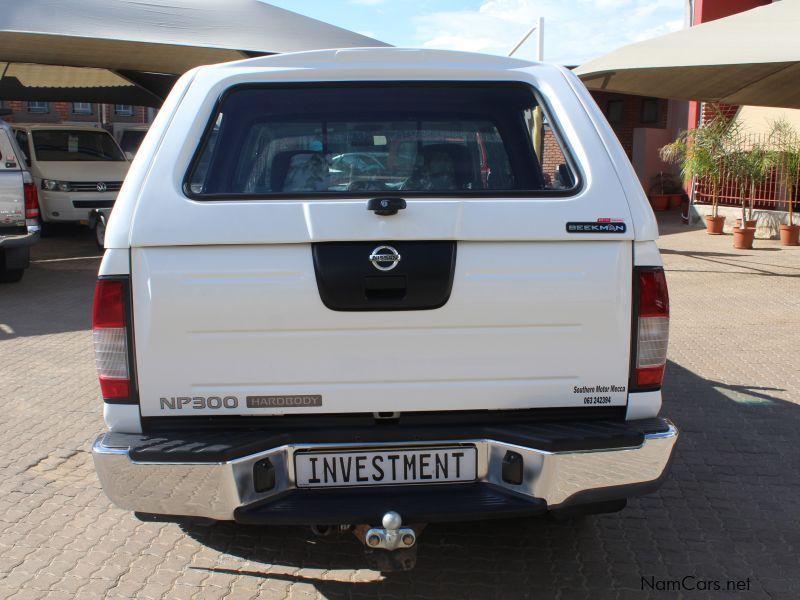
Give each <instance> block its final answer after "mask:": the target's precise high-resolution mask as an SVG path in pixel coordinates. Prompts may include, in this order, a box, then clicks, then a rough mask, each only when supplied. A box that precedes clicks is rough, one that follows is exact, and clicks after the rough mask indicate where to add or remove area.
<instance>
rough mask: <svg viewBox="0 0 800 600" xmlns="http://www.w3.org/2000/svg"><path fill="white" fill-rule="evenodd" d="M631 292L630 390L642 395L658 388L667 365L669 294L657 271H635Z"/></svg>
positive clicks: (655, 268)
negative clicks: (632, 346) (632, 354)
mask: <svg viewBox="0 0 800 600" xmlns="http://www.w3.org/2000/svg"><path fill="white" fill-rule="evenodd" d="M635 290H636V291H637V292H638V298H637V299H635V300H637V301H638V302H637V305H636V306H637V314H636V315H635V321H634V327H635V329H636V340H635V342H636V345H635V352H636V355H635V357H636V364H635V365H634V367H635V376H634V378H633V382H632V384H633V385H632V386H631V387H632V388H634V389H636V390H639V391H645V390H655V389H659V388H660V387H661V382H662V380H663V379H664V367H665V366H666V363H667V343H668V341H669V294H668V293H667V279H666V277H665V276H664V269H663V268H661V267H637V268H636V270H635Z"/></svg>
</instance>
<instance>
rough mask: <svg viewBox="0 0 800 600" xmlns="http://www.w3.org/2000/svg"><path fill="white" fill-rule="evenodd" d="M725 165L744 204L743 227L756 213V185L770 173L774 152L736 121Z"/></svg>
mask: <svg viewBox="0 0 800 600" xmlns="http://www.w3.org/2000/svg"><path fill="white" fill-rule="evenodd" d="M725 146H726V152H725V157H724V169H725V171H726V172H727V173H728V174H729V175H730V177H731V178H732V179H733V181H734V182H735V183H736V187H737V189H738V192H739V201H740V202H741V205H742V219H741V222H740V225H739V227H740V228H741V229H745V228H746V227H747V221H749V220H751V219H752V217H753V199H754V197H755V190H756V186H758V185H759V184H760V183H761V182H762V181H764V179H765V178H766V177H767V175H768V174H769V172H770V170H771V169H772V167H773V164H774V157H773V156H774V155H773V153H772V152H770V151H769V150H768V149H767V147H766V146H764V145H763V144H760V143H756V142H754V140H753V139H752V137H749V136H747V135H746V134H745V133H744V132H743V131H742V129H741V126H740V125H739V124H738V123H732V124H731V125H730V126H729V129H728V135H727V137H726V143H725Z"/></svg>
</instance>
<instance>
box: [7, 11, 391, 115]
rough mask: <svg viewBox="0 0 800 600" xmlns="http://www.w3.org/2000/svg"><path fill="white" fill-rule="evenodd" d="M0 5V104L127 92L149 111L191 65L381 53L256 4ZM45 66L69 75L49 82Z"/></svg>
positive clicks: (104, 97)
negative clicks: (311, 53) (327, 51)
mask: <svg viewBox="0 0 800 600" xmlns="http://www.w3.org/2000/svg"><path fill="white" fill-rule="evenodd" d="M7 4H9V5H8V6H4V7H3V10H2V11H0V61H3V62H4V63H11V65H10V66H8V67H7V68H6V65H3V70H2V71H0V73H2V79H0V98H3V99H7V100H24V99H49V98H53V96H54V95H56V96H59V95H60V96H59V98H58V99H62V100H85V101H96V102H102V101H114V100H109V98H110V97H114V98H116V97H117V96H118V95H119V94H122V95H123V96H124V95H125V93H126V92H127V93H131V94H134V95H136V97H137V101H133V100H130V103H141V104H150V105H157V104H159V103H160V101H161V100H162V99H163V98H164V96H165V95H166V94H167V93H168V92H169V89H170V88H171V87H172V84H173V83H174V81H175V79H176V77H177V76H179V75H181V74H182V73H184V72H186V71H187V70H189V69H191V68H193V67H196V66H198V65H203V64H211V63H218V62H227V61H231V60H239V59H242V58H247V57H251V56H258V55H263V54H276V53H284V52H297V51H302V50H317V49H324V48H351V47H364V46H386V45H387V44H384V43H383V42H380V41H378V40H374V39H372V38H369V37H366V36H364V35H361V34H358V33H355V32H352V31H348V30H346V29H342V28H340V27H335V26H333V25H329V24H327V23H323V22H322V21H317V20H316V19H311V18H309V17H305V16H302V15H299V14H297V13H293V12H291V11H288V10H284V9H281V8H277V7H275V6H271V5H269V4H265V3H263V2H260V1H259V0H148V1H147V2H142V1H140V0H24V1H22V2H15V3H7ZM37 65H46V66H47V67H45V68H40V69H38V70H37V69H36V68H35V67H36V66H37ZM53 66H67V67H74V68H73V69H65V70H63V71H62V72H61V73H60V74H55V72H54V71H53V70H52V68H51V67H53ZM86 68H90V69H96V70H103V71H104V72H105V73H106V75H101V74H100V73H99V72H97V71H85V69H86ZM53 99H55V98H53ZM116 101H120V100H116Z"/></svg>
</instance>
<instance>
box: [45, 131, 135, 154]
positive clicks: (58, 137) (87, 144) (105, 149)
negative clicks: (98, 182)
mask: <svg viewBox="0 0 800 600" xmlns="http://www.w3.org/2000/svg"><path fill="white" fill-rule="evenodd" d="M32 137H33V149H34V151H35V152H36V160H39V161H123V160H125V157H124V156H123V154H122V152H121V151H120V149H119V146H117V143H116V142H115V141H114V138H112V137H111V135H110V134H108V133H107V132H105V131H81V130H75V131H70V130H68V129H52V130H42V131H34V132H33V135H32Z"/></svg>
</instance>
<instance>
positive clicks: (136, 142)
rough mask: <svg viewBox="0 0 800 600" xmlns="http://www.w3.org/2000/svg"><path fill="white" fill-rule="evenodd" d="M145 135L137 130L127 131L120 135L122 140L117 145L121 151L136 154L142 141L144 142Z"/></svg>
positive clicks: (144, 132)
mask: <svg viewBox="0 0 800 600" xmlns="http://www.w3.org/2000/svg"><path fill="white" fill-rule="evenodd" d="M146 133H147V132H146V131H137V130H129V131H126V132H124V133H123V134H122V139H121V140H120V142H119V145H120V146H122V151H123V152H130V153H131V154H136V151H137V150H138V149H139V146H141V145H142V140H144V136H145V134H146Z"/></svg>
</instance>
